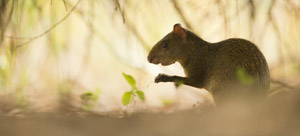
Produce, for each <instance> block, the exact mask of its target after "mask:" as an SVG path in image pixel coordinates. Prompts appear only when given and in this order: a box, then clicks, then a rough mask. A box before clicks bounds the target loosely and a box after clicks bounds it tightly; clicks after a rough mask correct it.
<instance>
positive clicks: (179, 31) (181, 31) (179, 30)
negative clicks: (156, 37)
mask: <svg viewBox="0 0 300 136" xmlns="http://www.w3.org/2000/svg"><path fill="white" fill-rule="evenodd" d="M173 32H174V33H175V34H176V35H178V36H180V37H181V39H182V40H185V39H186V31H185V29H184V28H182V27H181V25H180V24H179V23H178V24H175V25H174V27H173Z"/></svg>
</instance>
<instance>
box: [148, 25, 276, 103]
mask: <svg viewBox="0 0 300 136" xmlns="http://www.w3.org/2000/svg"><path fill="white" fill-rule="evenodd" d="M148 61H149V62H150V63H153V64H162V65H163V66H166V65H171V64H173V63H175V62H179V63H180V64H181V66H182V67H183V69H184V73H185V75H186V77H179V76H169V75H165V74H159V75H158V76H157V77H156V78H155V82H156V83H159V82H175V83H181V84H185V85H189V86H193V87H197V88H204V89H206V90H207V91H209V92H210V93H211V94H212V96H213V98H214V101H215V103H216V104H217V105H218V104H221V103H224V102H225V101H230V100H234V99H239V100H243V99H245V100H246V99H247V100H251V101H255V98H262V97H265V96H266V95H267V91H268V90H269V87H270V75H269V69H268V65H267V62H266V59H265V57H264V56H263V54H262V53H261V51H260V50H259V49H258V47H257V46H256V45H254V44H253V43H251V42H250V41H247V40H244V39H238V38H232V39H227V40H224V41H221V42H217V43H209V42H206V41H204V40H203V39H201V38H200V37H198V36H197V35H195V34H194V33H192V32H190V31H188V30H186V29H184V28H182V27H181V25H180V24H175V25H174V27H173V31H172V32H170V33H169V34H167V35H166V36H165V37H164V38H163V39H161V40H160V41H159V42H158V43H157V44H156V45H155V46H154V47H153V48H152V49H151V51H150V53H149V55H148Z"/></svg>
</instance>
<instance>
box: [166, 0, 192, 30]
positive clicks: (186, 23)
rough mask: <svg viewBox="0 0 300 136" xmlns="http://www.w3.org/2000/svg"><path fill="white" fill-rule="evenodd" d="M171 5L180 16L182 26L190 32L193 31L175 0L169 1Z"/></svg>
mask: <svg viewBox="0 0 300 136" xmlns="http://www.w3.org/2000/svg"><path fill="white" fill-rule="evenodd" d="M171 1H172V4H173V6H174V8H175V10H176V11H177V13H178V14H179V15H180V17H181V19H182V20H183V22H184V24H185V25H186V27H187V28H188V29H190V30H192V31H193V29H192V26H191V24H190V23H189V22H188V20H187V18H186V16H185V15H184V14H183V12H182V10H181V9H180V7H179V4H178V3H177V1H176V0H171Z"/></svg>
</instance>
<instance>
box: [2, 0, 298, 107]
mask: <svg viewBox="0 0 300 136" xmlns="http://www.w3.org/2000/svg"><path fill="white" fill-rule="evenodd" d="M175 23H181V24H182V25H183V26H184V27H185V28H187V29H189V30H191V31H193V32H195V33H196V34H197V35H199V36H201V37H202V38H203V39H205V40H207V41H209V42H218V41H221V40H224V39H227V38H231V37H239V38H245V39H248V40H250V41H252V42H254V43H255V44H256V45H258V46H259V48H260V49H261V50H262V52H263V53H264V55H265V56H266V58H267V61H268V64H269V67H270V73H271V76H272V78H275V79H280V80H281V79H282V80H286V81H287V82H291V84H298V81H299V80H298V79H299V78H300V70H299V68H300V61H299V60H300V56H299V52H300V40H299V35H300V31H299V30H300V3H299V0H264V1H261V0H243V1H238V0H231V1H229V0H201V1H199V0H189V1H186V0H161V1H140V0H113V1H111V0H88V1H83V0H46V1H43V0H1V1H0V94H7V93H15V94H16V101H18V102H17V103H20V105H22V104H21V103H25V104H24V105H27V104H28V103H29V102H30V101H31V100H30V98H27V97H29V95H28V94H30V97H32V96H34V95H38V96H39V95H40V93H43V92H44V93H45V94H44V95H42V96H44V97H41V98H40V99H44V98H45V97H46V96H47V97H48V93H49V92H50V93H49V95H53V94H56V93H57V92H58V93H68V94H73V93H74V94H76V93H75V90H77V91H78V90H79V91H85V90H89V89H86V88H89V86H101V88H105V89H103V90H101V92H109V93H107V94H112V96H115V97H117V98H118V99H119V95H122V92H121V91H122V89H123V85H122V77H120V76H119V73H120V72H122V71H129V70H131V72H132V73H134V74H135V75H143V76H137V77H139V78H138V79H139V80H140V82H143V81H147V80H144V78H146V76H144V75H147V74H149V73H150V74H154V73H155V72H158V71H159V70H160V69H155V68H153V67H151V66H149V64H148V63H147V61H146V56H147V52H148V51H149V49H150V48H151V47H152V46H153V45H154V44H155V43H156V42H157V41H158V40H159V39H161V38H162V37H163V36H164V35H166V34H167V33H168V32H170V31H171V30H172V26H173V24H175ZM236 74H237V76H238V77H239V78H240V80H241V81H242V82H245V84H251V83H252V82H253V80H251V77H249V76H248V75H247V74H246V73H245V72H244V71H243V70H242V69H238V70H237V73H236ZM123 76H124V78H125V79H126V80H127V82H128V84H129V85H130V86H131V88H132V89H131V90H130V91H127V92H125V93H124V94H123V97H122V103H120V105H122V104H123V105H127V104H129V103H130V102H131V101H132V99H133V97H134V96H138V98H139V99H141V100H142V101H145V96H144V93H143V92H142V91H140V90H138V89H137V88H136V83H135V80H134V78H133V77H131V76H129V75H128V76H127V75H126V74H124V75H123ZM141 77H143V78H141ZM69 80H71V81H72V83H70V82H69ZM73 81H74V82H73ZM146 84H147V83H146ZM181 84H182V83H177V84H176V85H181ZM116 90H118V91H116ZM143 90H144V89H143ZM34 91H36V92H34ZM144 91H145V90H144ZM33 92H34V93H33ZM52 92H55V93H52ZM88 92H90V93H88ZM152 92H153V91H151V93H152ZM86 93H87V94H86V96H85V97H84V99H82V101H88V102H83V103H87V105H90V103H94V98H95V96H97V95H96V94H97V93H96V92H95V91H87V92H86ZM103 94H105V93H103ZM125 94H126V95H125ZM82 95H83V94H82ZM39 97H40V96H39ZM39 97H37V96H34V99H39ZM49 99H51V100H52V98H49ZM111 99H114V98H111ZM163 103H164V102H163ZM45 105H46V104H45ZM91 105H94V104H91ZM87 107H89V106H87ZM91 107H93V106H91ZM88 109H89V108H88Z"/></svg>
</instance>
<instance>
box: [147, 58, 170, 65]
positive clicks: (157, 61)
mask: <svg viewBox="0 0 300 136" xmlns="http://www.w3.org/2000/svg"><path fill="white" fill-rule="evenodd" d="M148 61H149V62H150V63H152V64H156V65H157V64H161V65H163V66H167V65H171V64H173V63H175V62H173V61H166V60H160V59H159V58H158V57H153V58H151V57H148Z"/></svg>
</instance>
